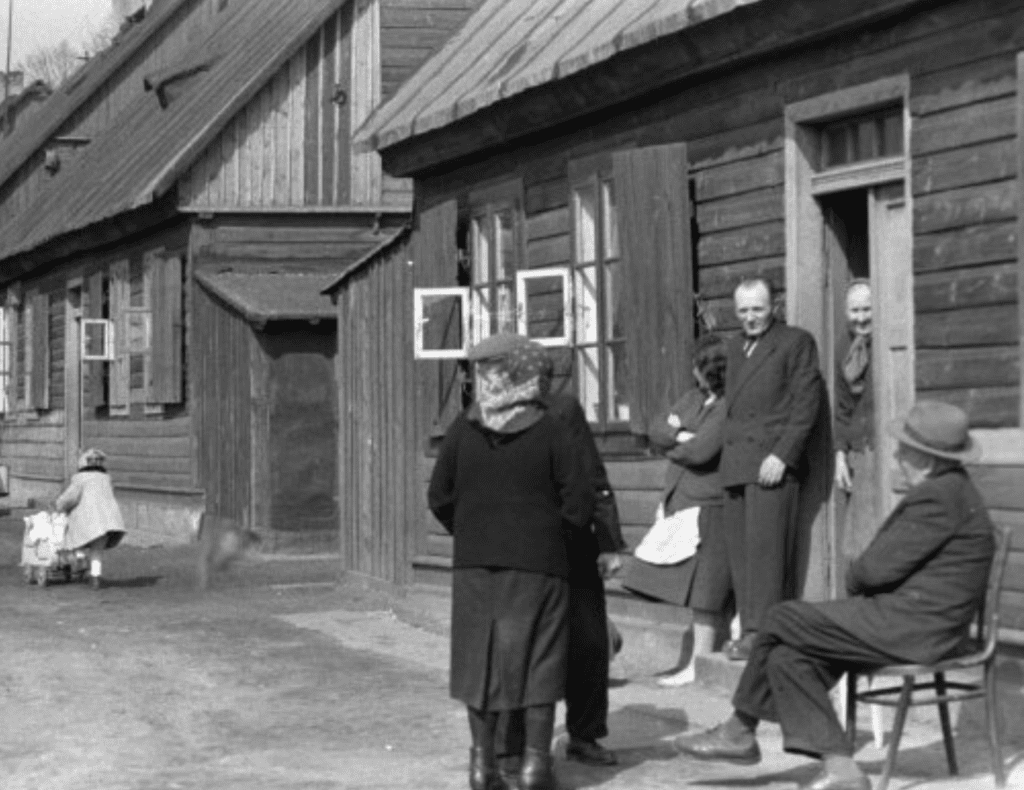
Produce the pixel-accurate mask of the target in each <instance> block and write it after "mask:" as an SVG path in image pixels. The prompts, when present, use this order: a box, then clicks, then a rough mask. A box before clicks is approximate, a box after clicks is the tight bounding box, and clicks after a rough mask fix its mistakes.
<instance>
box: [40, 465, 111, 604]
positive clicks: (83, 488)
mask: <svg viewBox="0 0 1024 790" xmlns="http://www.w3.org/2000/svg"><path fill="white" fill-rule="evenodd" d="M106 462H107V457H106V455H105V454H104V453H103V452H102V451H101V450H97V449H95V448H90V449H88V450H86V451H85V452H84V453H82V455H81V456H79V459H78V471H77V472H75V474H74V475H73V476H72V477H71V483H70V484H69V485H68V487H67V488H66V489H65V490H64V492H63V493H62V494H61V495H60V496H59V497H57V500H56V502H55V503H54V506H55V508H56V509H57V510H59V511H61V512H63V513H67V514H68V529H67V533H66V534H65V537H64V546H65V548H67V549H69V550H72V551H79V552H85V553H87V554H88V556H89V580H90V583H91V584H92V587H93V589H94V590H98V589H99V588H100V587H101V585H102V584H103V552H104V551H105V550H106V549H112V548H114V547H115V546H117V544H118V543H120V542H121V538H123V537H124V532H125V529H124V519H123V518H122V517H121V508H120V507H118V505H117V500H116V499H115V498H114V487H113V485H111V482H110V475H108V474H107V469H106Z"/></svg>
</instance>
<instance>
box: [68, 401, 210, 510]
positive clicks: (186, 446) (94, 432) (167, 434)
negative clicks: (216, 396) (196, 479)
mask: <svg viewBox="0 0 1024 790" xmlns="http://www.w3.org/2000/svg"><path fill="white" fill-rule="evenodd" d="M190 429H191V420H190V418H189V417H188V416H187V415H184V414H181V415H178V416H175V417H171V418H160V417H154V418H151V419H145V420H143V419H136V420H97V419H88V418H87V419H86V420H85V422H84V423H83V425H82V436H83V442H84V443H85V445H86V446H88V447H97V448H99V449H100V450H102V451H103V452H105V453H106V454H107V464H108V469H109V471H110V473H111V475H112V476H113V478H114V483H115V484H116V485H119V486H124V487H130V488H144V489H154V490H167V491H182V490H189V489H191V488H192V487H193V485H192V452H191V443H190V438H189V434H190Z"/></svg>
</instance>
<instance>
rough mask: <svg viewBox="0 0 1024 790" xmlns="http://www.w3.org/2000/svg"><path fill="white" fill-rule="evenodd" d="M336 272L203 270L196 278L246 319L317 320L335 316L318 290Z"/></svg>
mask: <svg viewBox="0 0 1024 790" xmlns="http://www.w3.org/2000/svg"><path fill="white" fill-rule="evenodd" d="M337 276H338V275H337V273H327V274H320V273H317V274H308V273H304V274H298V273H291V272H235V271H232V272H206V271H199V272H197V273H196V279H197V280H199V282H200V283H202V285H203V286H204V287H205V288H206V290H208V291H209V292H210V293H212V294H213V295H214V296H217V297H219V298H220V299H222V300H223V301H225V302H227V303H228V304H229V305H230V306H231V307H233V308H234V309H235V310H237V311H238V312H239V313H240V314H241V315H242V316H243V317H244V318H245V319H246V320H247V321H250V322H252V323H254V324H258V325H261V326H262V325H263V324H266V323H267V322H268V321H321V320H333V319H334V318H335V312H334V306H333V305H332V304H331V299H330V297H329V296H324V295H323V294H322V293H321V291H323V290H324V289H325V288H327V287H328V286H329V285H330V284H331V283H332V282H334V280H336V279H337Z"/></svg>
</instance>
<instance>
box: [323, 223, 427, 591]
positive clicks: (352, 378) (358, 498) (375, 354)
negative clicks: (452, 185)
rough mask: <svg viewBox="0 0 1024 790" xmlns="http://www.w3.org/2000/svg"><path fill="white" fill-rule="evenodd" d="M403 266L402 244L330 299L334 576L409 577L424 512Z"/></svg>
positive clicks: (409, 274) (409, 272)
mask: <svg viewBox="0 0 1024 790" xmlns="http://www.w3.org/2000/svg"><path fill="white" fill-rule="evenodd" d="M409 260H410V252H409V250H408V247H407V245H406V243H405V241H404V237H403V241H400V242H396V243H395V244H394V245H393V246H392V247H391V248H390V249H388V250H387V251H386V252H384V253H382V254H380V255H379V256H378V257H377V258H376V259H375V260H374V261H373V262H372V263H370V264H369V265H367V266H366V267H364V268H363V269H361V270H360V271H359V272H357V273H356V274H354V275H353V276H352V277H350V278H349V279H348V280H347V281H346V282H345V284H344V286H343V287H342V288H341V289H340V290H339V292H338V365H337V371H338V372H337V379H338V473H339V484H338V500H339V505H340V510H341V558H342V568H343V569H345V570H346V571H352V572H356V573H361V574H367V575H370V576H374V577H377V578H380V579H385V580H387V581H391V582H395V583H405V582H408V581H410V580H411V578H412V565H411V560H412V557H413V555H414V553H415V552H416V550H417V549H416V543H415V541H416V535H417V534H422V533H420V532H419V530H418V529H417V527H418V525H421V524H422V523H423V513H424V511H425V509H426V497H425V490H424V486H423V483H422V469H421V466H420V459H421V456H422V447H423V445H422V442H421V439H422V437H423V436H424V432H425V430H426V427H427V426H425V425H424V424H423V422H422V420H421V419H420V418H419V416H418V412H419V401H420V400H421V399H420V398H418V397H417V385H416V370H415V367H414V363H413V359H412V353H413V335H412V321H411V320H410V317H409V305H410V304H411V300H412V284H413V267H411V266H409V264H408V261H409Z"/></svg>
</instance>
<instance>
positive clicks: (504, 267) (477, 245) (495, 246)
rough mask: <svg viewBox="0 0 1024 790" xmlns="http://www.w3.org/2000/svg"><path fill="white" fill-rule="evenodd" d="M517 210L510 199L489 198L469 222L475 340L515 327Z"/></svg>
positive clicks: (514, 329) (517, 248)
mask: <svg viewBox="0 0 1024 790" xmlns="http://www.w3.org/2000/svg"><path fill="white" fill-rule="evenodd" d="M517 218H518V211H517V207H516V205H515V203H514V202H513V201H512V200H501V201H488V202H487V203H484V204H483V205H482V206H478V207H476V208H475V211H474V212H473V214H472V217H471V219H470V223H469V255H470V266H471V272H472V274H471V286H470V287H471V289H472V311H473V330H472V334H473V340H474V342H476V341H479V340H482V339H483V338H485V337H490V336H491V335H493V334H497V333H498V332H515V331H516V323H517V322H516V313H515V306H516V297H515V272H516V269H517V268H518V260H519V254H518V252H519V245H518V235H519V234H518V232H517V225H518V222H517Z"/></svg>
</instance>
